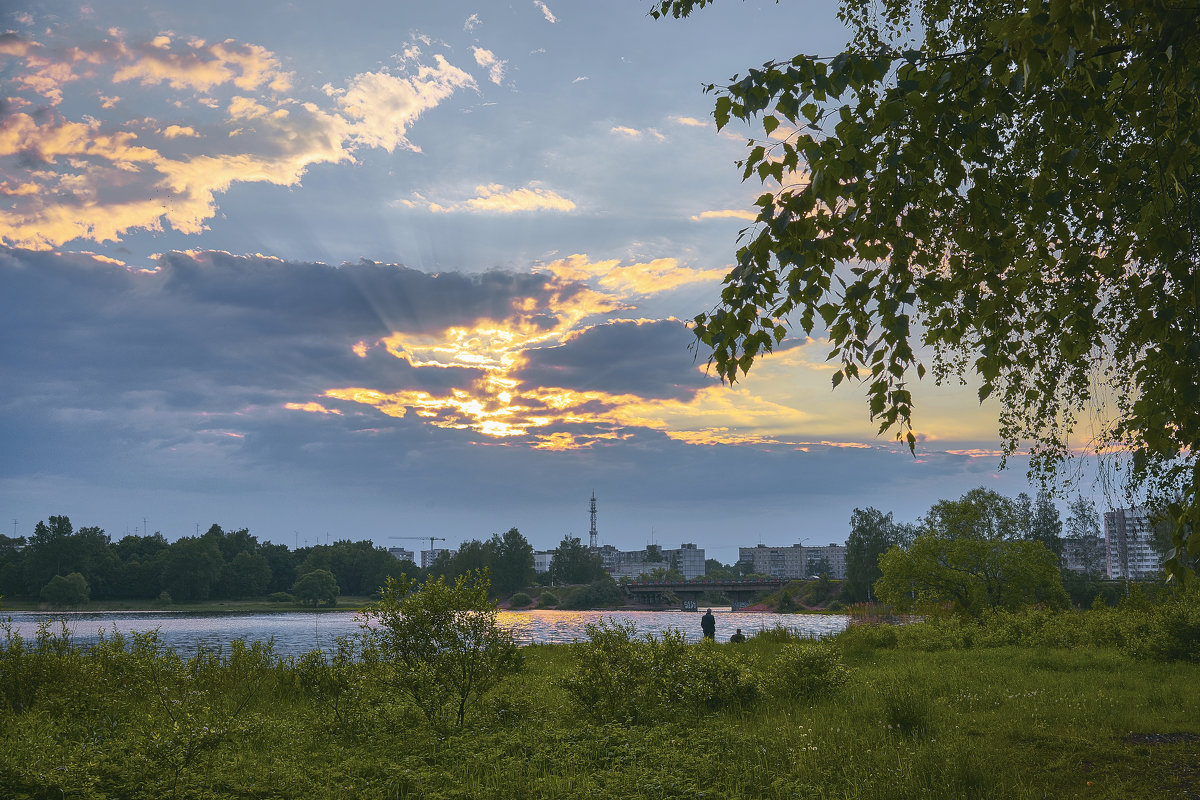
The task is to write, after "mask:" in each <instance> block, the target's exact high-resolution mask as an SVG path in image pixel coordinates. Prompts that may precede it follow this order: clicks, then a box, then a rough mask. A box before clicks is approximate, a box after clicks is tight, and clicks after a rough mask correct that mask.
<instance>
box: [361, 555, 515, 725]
mask: <svg viewBox="0 0 1200 800" xmlns="http://www.w3.org/2000/svg"><path fill="white" fill-rule="evenodd" d="M488 589H489V581H488V578H487V573H486V571H484V572H468V573H466V574H464V575H459V576H458V577H457V578H455V580H454V585H452V586H451V585H447V584H446V582H445V579H444V578H442V577H440V576H439V577H438V578H437V579H436V580H432V579H431V580H427V581H426V582H425V584H424V585H423V586H421V587H420V588H419V589H418V588H417V587H416V584H415V583H413V582H410V581H409V580H408V578H407V577H406V576H401V578H400V582H397V581H396V579H395V578H393V577H391V576H389V577H388V579H387V583H386V584H385V585H384V587H383V589H382V594H383V598H382V599H381V600H380V601H379V602H377V603H373V604H371V605H369V606H367V607H366V608H365V609H364V610H363V617H364V618H365V621H364V622H363V632H364V636H365V637H366V638H367V640H368V641H369V643H370V645H371V646H373V647H374V649H375V650H376V652H377V653H378V659H379V662H380V664H381V665H382V666H383V667H384V669H385V670H386V673H387V676H388V679H389V681H390V682H391V683H392V684H393V685H394V686H396V687H397V688H398V689H400V690H401V692H403V693H404V694H406V695H408V697H409V699H411V700H412V701H413V703H414V704H415V705H416V706H417V707H418V708H420V709H421V711H422V712H423V713H424V714H425V717H426V718H427V719H428V720H429V721H430V722H433V723H435V724H437V725H442V724H444V723H445V722H446V721H447V720H448V718H449V715H453V716H454V719H455V722H456V723H457V725H458V727H460V728H461V727H462V724H463V718H464V716H465V714H466V709H467V705H468V704H470V703H472V702H474V701H475V700H476V699H478V697H479V696H480V695H482V694H483V693H484V692H486V691H487V690H488V689H490V688H491V687H492V686H495V685H496V684H497V683H499V682H500V680H501V679H503V678H504V677H505V676H506V675H508V674H509V673H511V672H515V671H516V670H518V669H519V668H520V666H521V654H520V652H519V651H518V650H517V645H516V642H515V641H514V640H513V635H512V631H508V630H503V629H501V628H500V627H499V626H498V625H497V624H496V614H497V612H498V609H497V606H496V603H495V602H494V601H492V600H490V599H489V598H488Z"/></svg>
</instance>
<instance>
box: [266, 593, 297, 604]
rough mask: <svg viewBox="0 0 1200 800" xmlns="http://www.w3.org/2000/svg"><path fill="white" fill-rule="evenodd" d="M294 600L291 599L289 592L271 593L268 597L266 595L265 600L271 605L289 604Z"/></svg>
mask: <svg viewBox="0 0 1200 800" xmlns="http://www.w3.org/2000/svg"><path fill="white" fill-rule="evenodd" d="M295 599H296V598H295V597H293V596H292V595H291V594H290V593H289V592H271V593H270V594H269V595H267V600H269V601H271V602H272V603H291V602H294V601H295Z"/></svg>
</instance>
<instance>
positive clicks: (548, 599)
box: [538, 591, 558, 608]
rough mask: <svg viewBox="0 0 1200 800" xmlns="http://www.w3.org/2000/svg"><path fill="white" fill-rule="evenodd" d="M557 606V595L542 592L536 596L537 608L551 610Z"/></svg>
mask: <svg viewBox="0 0 1200 800" xmlns="http://www.w3.org/2000/svg"><path fill="white" fill-rule="evenodd" d="M556 605H558V595H556V594H555V593H554V592H549V591H547V592H542V593H541V594H540V595H538V608H552V607H554V606H556Z"/></svg>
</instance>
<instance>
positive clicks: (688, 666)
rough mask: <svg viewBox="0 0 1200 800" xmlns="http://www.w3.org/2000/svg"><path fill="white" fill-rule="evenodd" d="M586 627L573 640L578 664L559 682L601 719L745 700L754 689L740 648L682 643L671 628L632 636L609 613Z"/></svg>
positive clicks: (632, 719) (634, 718)
mask: <svg viewBox="0 0 1200 800" xmlns="http://www.w3.org/2000/svg"><path fill="white" fill-rule="evenodd" d="M586 630H587V633H588V641H587V642H584V643H581V644H579V645H577V648H578V649H577V650H576V652H577V653H578V659H579V660H578V664H577V666H576V668H575V669H573V670H572V671H571V673H570V675H568V677H566V678H564V679H563V680H562V682H561V685H562V686H563V688H564V689H566V691H567V693H568V694H569V695H570V696H571V698H572V699H573V700H575V701H576V703H578V705H579V706H580V707H581V708H582V709H583V710H585V711H586V712H587V713H589V714H591V715H592V716H594V717H596V718H598V719H600V720H603V721H611V722H629V723H637V722H642V721H646V720H653V719H659V718H661V717H662V715H663V714H666V713H670V712H675V711H677V710H678V709H680V708H691V709H694V710H701V709H708V710H711V709H717V708H722V707H726V706H731V705H738V704H743V703H749V702H752V701H753V700H754V699H755V698H757V697H758V695H759V688H758V683H757V680H756V678H755V676H754V674H753V672H752V671H751V670H750V669H749V668H748V665H747V659H746V656H745V655H744V653H743V652H740V651H738V652H735V651H730V650H729V649H727V648H721V647H718V646H716V645H715V644H713V643H711V642H708V643H704V644H700V645H689V644H688V643H687V641H686V639H685V638H684V636H683V634H682V633H681V632H679V631H672V630H669V631H664V632H663V633H662V635H661V636H659V637H655V636H649V635H648V636H646V637H644V638H638V636H637V629H636V628H635V627H634V625H633V624H632V623H625V624H620V623H615V622H613V621H612V620H608V619H604V620H601V621H600V622H599V623H596V624H589V625H588V626H587V628H586Z"/></svg>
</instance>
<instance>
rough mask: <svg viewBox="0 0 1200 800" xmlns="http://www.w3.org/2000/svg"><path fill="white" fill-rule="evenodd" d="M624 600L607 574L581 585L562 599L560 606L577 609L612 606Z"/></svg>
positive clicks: (623, 596)
mask: <svg viewBox="0 0 1200 800" xmlns="http://www.w3.org/2000/svg"><path fill="white" fill-rule="evenodd" d="M624 602H625V595H624V594H622V593H621V587H620V586H617V584H616V581H614V580H613V579H612V578H609V577H607V576H605V577H603V578H601V579H600V580H598V581H594V582H592V583H589V584H587V585H586V586H581V587H579V588H578V589H575V590H574V591H572V592H571V593H570V594H569V595H567V596H566V597H564V598H563V599H562V602H561V603H560V606H561V607H562V608H566V609H571V610H573V611H578V610H582V609H587V608H614V607H616V606H619V605H621V604H622V603H624Z"/></svg>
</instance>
